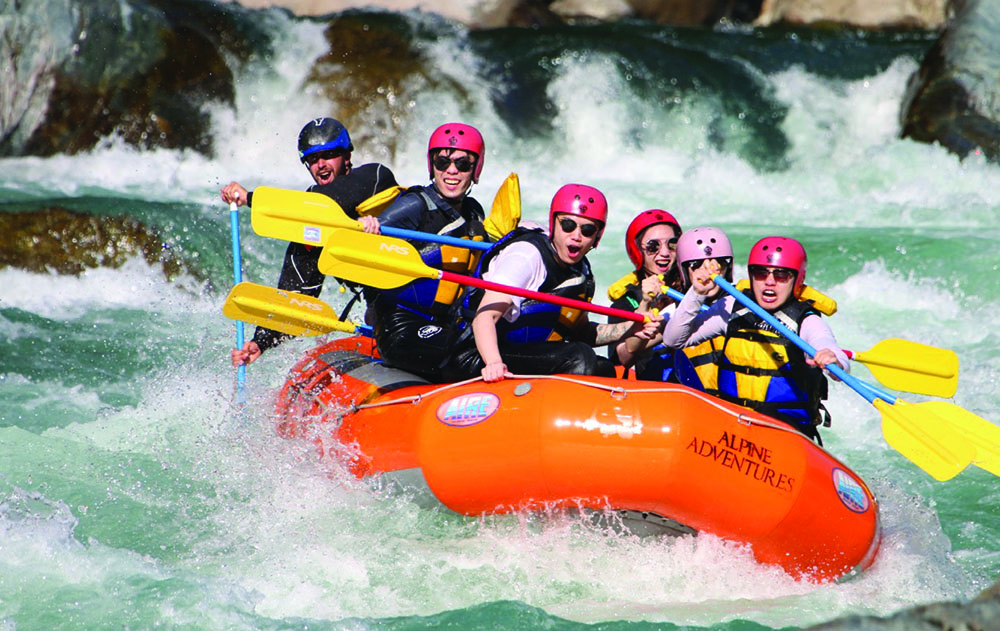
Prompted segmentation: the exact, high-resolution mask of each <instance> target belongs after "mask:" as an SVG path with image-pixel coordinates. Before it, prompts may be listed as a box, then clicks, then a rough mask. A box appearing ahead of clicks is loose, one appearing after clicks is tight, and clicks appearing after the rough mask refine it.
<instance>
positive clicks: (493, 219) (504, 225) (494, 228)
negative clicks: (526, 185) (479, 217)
mask: <svg viewBox="0 0 1000 631" xmlns="http://www.w3.org/2000/svg"><path fill="white" fill-rule="evenodd" d="M519 223H521V182H520V180H518V179H517V173H511V174H510V175H508V176H507V179H505V180H504V181H503V184H501V185H500V189H499V190H497V194H496V196H494V197H493V207H492V208H491V209H490V214H489V216H488V217H487V218H486V221H484V222H483V226H484V227H485V228H486V232H488V233H489V235H490V236H491V237H493V239H494V240H495V241H499V240H500V239H502V238H503V236H504V235H505V234H507V233H508V232H510V231H511V230H513V229H514V228H516V227H517V225H518V224H519Z"/></svg>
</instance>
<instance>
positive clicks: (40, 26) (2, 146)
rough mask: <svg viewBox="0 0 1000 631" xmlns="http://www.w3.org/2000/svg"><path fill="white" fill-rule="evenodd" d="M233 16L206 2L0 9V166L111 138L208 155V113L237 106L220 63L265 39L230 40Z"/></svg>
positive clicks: (18, 3) (248, 30)
mask: <svg viewBox="0 0 1000 631" xmlns="http://www.w3.org/2000/svg"><path fill="white" fill-rule="evenodd" d="M230 12H231V7H230V5H219V4H212V3H208V2H202V1H199V0H143V1H142V2H136V3H130V4H129V3H125V2H119V1H118V0H87V1H86V2H81V1H79V0H42V1H34V2H24V1H23V0H0V25H2V27H3V28H2V29H0V82H2V84H0V88H2V89H0V96H2V98H0V156H4V155H8V156H9V155H39V156H49V155H54V154H57V153H68V154H73V153H77V152H80V151H84V150H87V149H90V148H92V147H94V146H95V145H96V144H97V143H98V142H100V141H101V140H103V139H105V138H108V137H119V138H122V139H124V141H125V142H126V143H128V144H131V145H135V146H139V147H143V148H155V147H165V148H190V149H195V150H197V151H200V152H202V153H211V151H212V137H211V134H210V133H209V132H210V129H209V127H208V125H209V121H208V115H207V114H206V113H205V112H204V108H203V106H204V104H205V103H206V102H209V101H221V102H224V103H232V101H233V98H234V90H233V72H232V70H231V69H230V67H229V65H228V62H227V61H226V58H225V57H224V53H225V54H228V55H230V56H231V57H232V58H234V59H241V58H242V59H245V58H246V56H247V55H248V51H249V50H251V48H250V47H247V46H245V45H243V42H242V41H240V40H238V39H235V38H232V37H228V36H227V34H228V33H241V34H244V35H245V34H249V36H250V37H253V36H254V33H255V31H257V32H259V29H257V28H256V27H254V25H253V23H252V22H250V21H245V23H244V24H240V25H239V26H240V29H239V30H237V29H235V28H232V29H225V28H222V26H223V25H224V24H234V22H237V21H238V19H239V18H238V15H229V13H230ZM241 36H242V35H241ZM257 39H258V40H259V43H260V44H263V43H264V42H265V41H266V38H264V37H258V38H257Z"/></svg>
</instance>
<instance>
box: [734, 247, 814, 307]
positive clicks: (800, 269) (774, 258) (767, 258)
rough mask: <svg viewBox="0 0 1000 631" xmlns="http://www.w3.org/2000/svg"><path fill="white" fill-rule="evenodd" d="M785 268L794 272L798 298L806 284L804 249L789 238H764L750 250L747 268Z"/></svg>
mask: <svg viewBox="0 0 1000 631" xmlns="http://www.w3.org/2000/svg"><path fill="white" fill-rule="evenodd" d="M750 265H763V266H767V267H786V268H788V269H793V270H795V287H793V291H794V292H795V295H796V296H798V295H799V294H800V293H801V292H802V285H804V284H805V282H806V249H805V248H804V247H802V244H801V243H799V242H798V241H796V240H795V239H792V238H791V237H764V238H763V239H761V240H760V241H758V242H757V243H755V244H754V246H753V247H752V248H750V256H749V258H748V259H747V266H750Z"/></svg>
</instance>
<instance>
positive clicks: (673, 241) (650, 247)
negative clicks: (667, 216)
mask: <svg viewBox="0 0 1000 631" xmlns="http://www.w3.org/2000/svg"><path fill="white" fill-rule="evenodd" d="M664 245H665V246H667V249H668V250H670V251H671V252H676V251H677V237H670V238H669V239H665V240H663V241H661V240H660V239H650V240H649V241H646V242H645V243H643V244H642V249H643V250H645V251H646V254H658V253H659V252H660V248H661V247H663V246H664Z"/></svg>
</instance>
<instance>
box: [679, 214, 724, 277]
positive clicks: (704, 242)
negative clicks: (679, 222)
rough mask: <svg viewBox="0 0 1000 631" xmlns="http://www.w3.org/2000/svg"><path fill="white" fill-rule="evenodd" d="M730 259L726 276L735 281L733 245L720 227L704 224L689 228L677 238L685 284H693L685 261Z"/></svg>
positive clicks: (680, 265)
mask: <svg viewBox="0 0 1000 631" xmlns="http://www.w3.org/2000/svg"><path fill="white" fill-rule="evenodd" d="M721 258H728V259H729V267H728V268H727V269H726V273H725V277H726V280H728V281H729V282H733V245H732V244H731V243H730V242H729V237H727V236H726V233H725V232H723V231H722V230H719V229H718V228H712V227H710V226H702V227H700V228H695V229H694V230H688V231H687V232H685V233H684V234H682V235H681V238H680V239H678V240H677V266H678V267H680V269H681V278H683V279H684V286H685V287H690V286H691V279H690V278H688V269H687V266H686V265H685V263H687V262H688V261H700V260H703V259H721Z"/></svg>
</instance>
